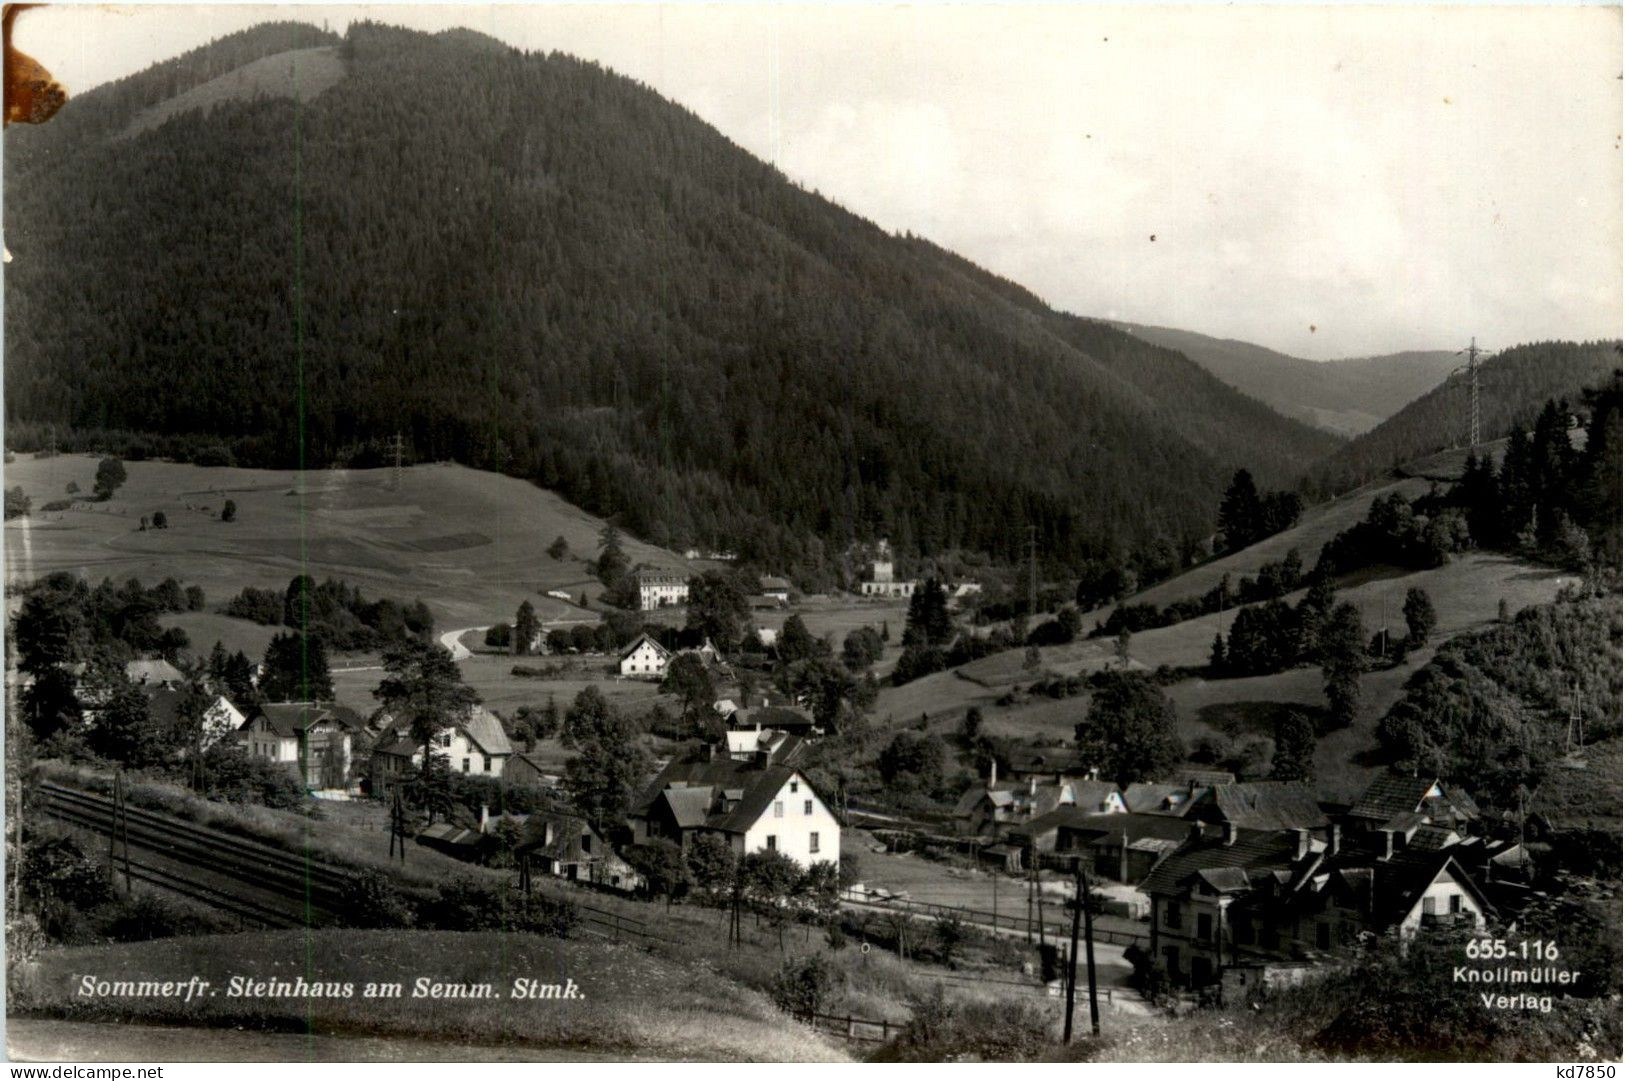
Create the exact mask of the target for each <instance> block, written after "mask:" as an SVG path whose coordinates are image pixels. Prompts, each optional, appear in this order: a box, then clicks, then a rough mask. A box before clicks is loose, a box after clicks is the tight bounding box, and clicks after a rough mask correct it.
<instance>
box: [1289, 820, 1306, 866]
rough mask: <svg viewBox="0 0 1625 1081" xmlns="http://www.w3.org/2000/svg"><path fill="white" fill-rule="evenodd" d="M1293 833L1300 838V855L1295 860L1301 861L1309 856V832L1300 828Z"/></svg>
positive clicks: (1298, 850)
mask: <svg viewBox="0 0 1625 1081" xmlns="http://www.w3.org/2000/svg"><path fill="white" fill-rule="evenodd" d="M1292 832H1293V833H1295V834H1297V836H1298V849H1297V852H1298V854H1297V856H1296V857H1295V858H1297V859H1300V860H1301V859H1303V858H1304V857H1305V856H1307V855H1309V831H1308V830H1306V829H1304V828H1303V827H1302V826H1300V827H1298V828H1297V829H1295V830H1293V831H1292Z"/></svg>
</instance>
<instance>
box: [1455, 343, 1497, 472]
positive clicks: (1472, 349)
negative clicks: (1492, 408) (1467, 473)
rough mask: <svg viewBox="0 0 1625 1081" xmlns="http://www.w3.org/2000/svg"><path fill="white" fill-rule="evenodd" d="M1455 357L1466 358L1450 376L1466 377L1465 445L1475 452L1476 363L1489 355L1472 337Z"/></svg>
mask: <svg viewBox="0 0 1625 1081" xmlns="http://www.w3.org/2000/svg"><path fill="white" fill-rule="evenodd" d="M1456 355H1457V356H1463V355H1465V356H1466V357H1467V363H1466V364H1464V365H1462V366H1461V367H1460V368H1457V369H1456V370H1455V371H1453V372H1451V373H1450V374H1451V375H1466V376H1467V445H1468V447H1469V448H1470V449H1472V450H1477V449H1478V427H1479V426H1478V421H1479V415H1480V414H1479V408H1478V386H1479V380H1478V371H1479V365H1478V361H1479V358H1480V357H1484V358H1485V359H1488V356H1489V355H1488V354H1487V353H1485V351H1484V350H1482V349H1480V348H1479V347H1478V338H1477V337H1474V338H1473V339H1472V341H1470V342H1469V343H1468V345H1467V348H1466V349H1460V350H1457V352H1456Z"/></svg>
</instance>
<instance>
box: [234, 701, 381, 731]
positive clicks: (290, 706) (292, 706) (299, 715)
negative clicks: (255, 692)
mask: <svg viewBox="0 0 1625 1081" xmlns="http://www.w3.org/2000/svg"><path fill="white" fill-rule="evenodd" d="M349 712H350V713H351V714H353V713H354V711H353V710H351V711H349ZM261 717H264V718H265V720H266V722H267V723H268V724H269V725H270V727H271V731H273V732H275V733H276V734H277V735H278V736H281V737H282V738H283V739H297V738H298V736H299V734H300V733H302V732H305V731H308V730H309V729H310V728H312V727H314V726H316V725H318V724H321V723H322V722H323V721H331V722H333V723H335V724H338V725H341V726H343V727H345V728H348V727H350V726H349V724H348V722H347V721H345V720H344V719H343V718H342V717H340V716H339V715H338V713H337V710H336V709H335V708H334V706H333V705H332V703H330V702H272V703H268V704H266V705H263V706H261V707H259V708H258V709H256V710H255V711H254V712H253V713H251V714H249V716H248V719H247V720H245V721H243V723H242V727H243V728H247V727H248V726H249V725H251V724H253V723H254V722H255V721H256V720H258V719H259V718H261Z"/></svg>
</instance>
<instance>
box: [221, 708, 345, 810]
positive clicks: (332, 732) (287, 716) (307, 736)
mask: <svg viewBox="0 0 1625 1081" xmlns="http://www.w3.org/2000/svg"><path fill="white" fill-rule="evenodd" d="M360 727H361V718H360V717H359V716H358V715H356V714H355V712H354V711H353V710H348V709H345V708H344V707H342V706H335V705H333V704H332V703H322V702H279V703H274V704H270V705H264V706H260V707H259V708H258V709H256V710H255V711H254V712H253V713H252V714H251V715H250V716H249V718H248V719H247V720H246V721H244V722H243V723H242V726H241V727H240V728H238V730H237V740H238V742H239V743H241V744H242V746H243V749H244V750H246V751H247V752H248V753H249V754H251V755H253V756H254V757H256V758H263V759H266V760H267V761H270V762H282V763H286V764H288V765H291V766H295V767H297V768H298V770H299V776H300V778H301V779H302V780H303V781H304V783H305V787H306V788H307V789H310V790H312V791H317V790H323V789H342V788H347V787H348V779H349V774H350V736H351V733H352V732H353V731H355V730H357V729H359V728H360Z"/></svg>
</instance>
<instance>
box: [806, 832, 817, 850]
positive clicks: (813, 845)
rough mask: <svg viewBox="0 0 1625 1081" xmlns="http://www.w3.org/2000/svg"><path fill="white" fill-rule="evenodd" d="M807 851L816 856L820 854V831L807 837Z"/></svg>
mask: <svg viewBox="0 0 1625 1081" xmlns="http://www.w3.org/2000/svg"><path fill="white" fill-rule="evenodd" d="M807 851H808V852H811V853H814V854H816V853H817V852H818V831H816V830H814V831H813V832H812V833H809V834H808V835H807Z"/></svg>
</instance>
